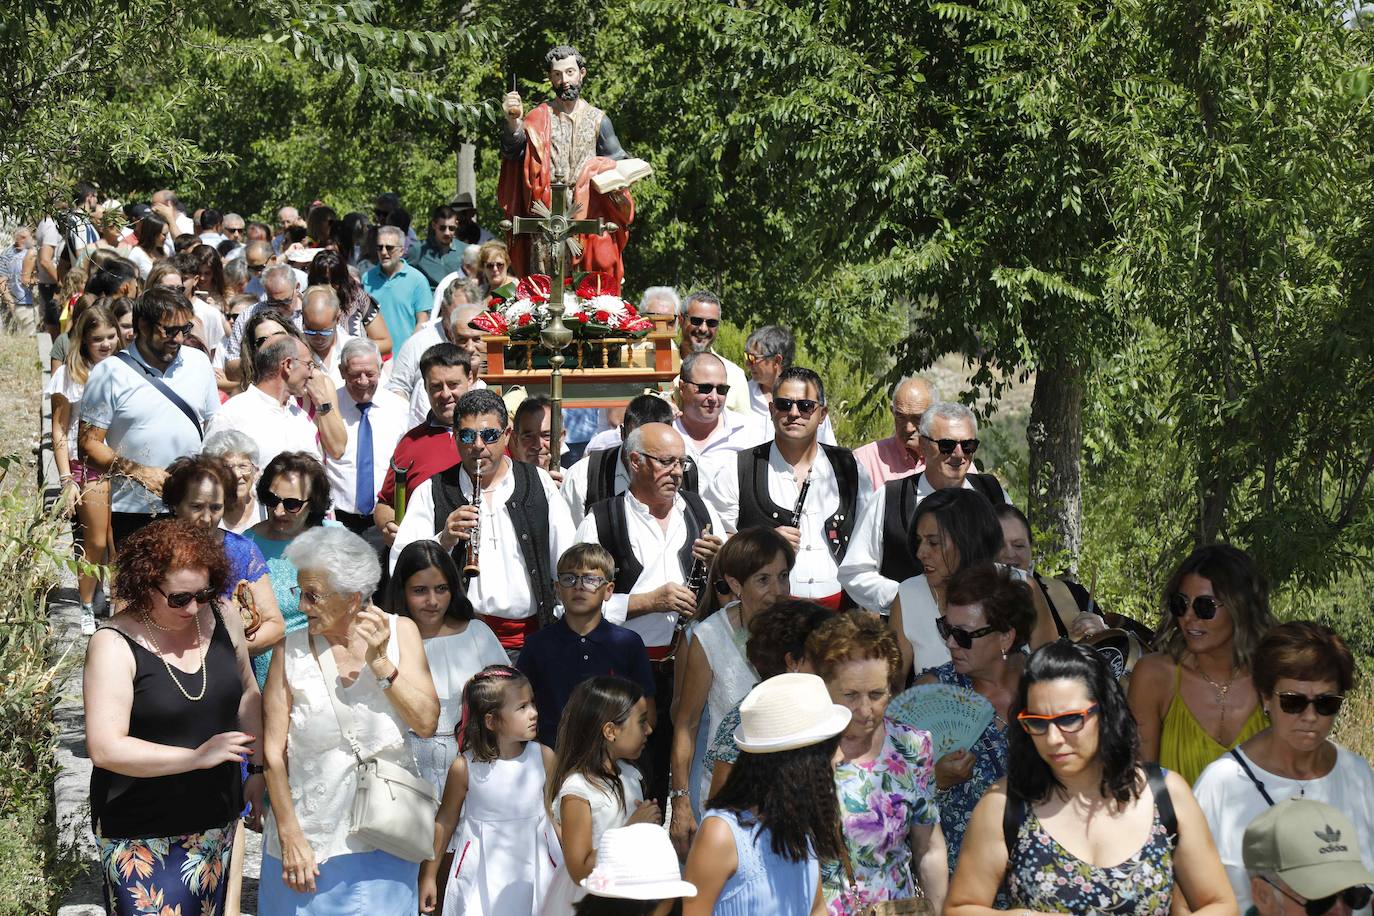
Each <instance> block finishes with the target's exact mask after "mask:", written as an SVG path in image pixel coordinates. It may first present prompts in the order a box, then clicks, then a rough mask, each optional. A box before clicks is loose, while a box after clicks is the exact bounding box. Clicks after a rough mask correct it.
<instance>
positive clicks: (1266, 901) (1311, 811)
mask: <svg viewBox="0 0 1374 916" xmlns="http://www.w3.org/2000/svg"><path fill="white" fill-rule="evenodd" d="M1351 801H1352V802H1361V803H1362V802H1364V801H1367V799H1358V800H1357V799H1351ZM1360 839H1361V838H1360V835H1359V831H1357V830H1356V829H1355V825H1354V824H1352V823H1351V821H1350V819H1349V818H1348V817H1346V816H1345V814H1344V813H1342V812H1341V811H1340V810H1339V809H1337V808H1334V807H1332V806H1331V805H1328V804H1326V803H1325V802H1319V801H1314V800H1312V799H1307V798H1289V799H1286V800H1284V801H1281V802H1279V803H1278V804H1277V805H1274V806H1273V807H1271V808H1267V809H1266V810H1265V811H1264V812H1263V813H1262V814H1260V815H1259V816H1258V817H1256V818H1255V819H1254V820H1253V821H1251V822H1250V825H1249V826H1248V827H1246V828H1245V838H1244V852H1243V857H1244V861H1245V869H1246V871H1247V872H1249V875H1250V896H1251V899H1253V901H1254V906H1252V907H1250V909H1249V910H1247V911H1246V913H1247V916H1248V914H1257V916H1301V914H1307V916H1325V914H1333V916H1347V914H1350V913H1356V912H1368V907H1369V903H1370V898H1371V894H1370V885H1374V873H1371V872H1370V869H1369V866H1368V864H1367V863H1366V861H1365V854H1363V853H1362V852H1361V849H1360ZM1370 839H1371V838H1370V837H1364V841H1365V842H1366V843H1368V842H1369V841H1370Z"/></svg>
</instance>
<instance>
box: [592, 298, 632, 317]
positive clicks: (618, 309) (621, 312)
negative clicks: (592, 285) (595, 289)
mask: <svg viewBox="0 0 1374 916" xmlns="http://www.w3.org/2000/svg"><path fill="white" fill-rule="evenodd" d="M597 312H605V313H607V314H608V315H610V316H611V317H613V318H624V317H625V300H624V299H621V298H620V297H619V296H593V297H592V299H591V300H590V301H589V302H588V303H587V314H588V315H595V314H596V313H597Z"/></svg>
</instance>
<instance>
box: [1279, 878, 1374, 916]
mask: <svg viewBox="0 0 1374 916" xmlns="http://www.w3.org/2000/svg"><path fill="white" fill-rule="evenodd" d="M1259 879H1260V880H1261V881H1263V882H1264V883H1265V884H1267V885H1269V886H1270V887H1272V888H1274V889H1275V890H1277V891H1278V892H1279V893H1280V894H1283V896H1285V897H1287V898H1288V899H1289V900H1291V901H1293V902H1294V903H1300V904H1302V908H1303V912H1305V913H1307V916H1324V914H1326V913H1329V912H1331V908H1332V907H1333V906H1335V905H1336V898H1337V897H1339V898H1341V899H1342V900H1344V901H1345V905H1346V906H1348V907H1350V908H1351V909H1352V910H1362V909H1364V908H1365V907H1367V906H1369V900H1370V898H1371V897H1374V890H1370V889H1369V887H1368V886H1367V885H1364V884H1357V885H1356V886H1355V887H1347V888H1346V889H1345V890H1343V891H1341V892H1340V893H1337V894H1329V895H1328V896H1326V897H1316V898H1313V899H1310V900H1304V899H1303V898H1302V897H1299V896H1297V895H1296V894H1290V893H1289V892H1288V891H1286V890H1284V889H1283V888H1282V887H1280V886H1279V885H1277V884H1275V883H1274V882H1273V881H1271V880H1270V879H1269V878H1266V877H1265V876H1264V875H1260V876H1259Z"/></svg>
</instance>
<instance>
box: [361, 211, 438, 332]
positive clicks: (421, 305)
mask: <svg viewBox="0 0 1374 916" xmlns="http://www.w3.org/2000/svg"><path fill="white" fill-rule="evenodd" d="M405 253H406V236H405V232H403V231H402V230H401V229H400V228H398V227H396V226H383V227H381V228H380V229H378V230H377V266H376V267H374V268H372V269H371V270H369V271H368V272H367V273H365V274H363V289H365V290H367V294H368V295H369V296H371V297H372V298H373V299H376V300H377V305H378V307H380V308H381V310H382V318H383V320H385V321H386V329H387V332H388V333H389V334H391V346H392V348H393V349H396V348H399V347H400V346H401V345H402V344H404V343H405V342H406V340H407V338H409V337H410V335H411V334H414V333H415V330H416V329H417V328H419V327H420V326H422V325H423V324H424V323H425V322H426V321H428V320H429V311H430V307H431V303H432V302H433V298H432V297H433V291H432V290H431V289H430V287H429V281H428V280H427V279H425V275H424V274H422V273H420V271H418V270H416V269H415V268H414V267H411V266H410V265H409V264H407V263H406V261H405Z"/></svg>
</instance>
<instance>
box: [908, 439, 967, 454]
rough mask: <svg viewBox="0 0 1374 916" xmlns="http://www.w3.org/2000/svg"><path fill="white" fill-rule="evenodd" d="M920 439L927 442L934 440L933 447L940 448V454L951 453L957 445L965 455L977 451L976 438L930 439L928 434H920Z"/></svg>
mask: <svg viewBox="0 0 1374 916" xmlns="http://www.w3.org/2000/svg"><path fill="white" fill-rule="evenodd" d="M921 438H922V439H924V440H926V441H927V442H934V443H935V447H936V448H938V449H939V450H940V454H941V455H953V454H954V447H955V446H956V445H957V446H959V447H960V448H961V449H963V450H964V454H965V455H972V454H973V453H974V452H976V451H978V440H977V439H932V438H931V437H930V436H926V435H922V436H921Z"/></svg>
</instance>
